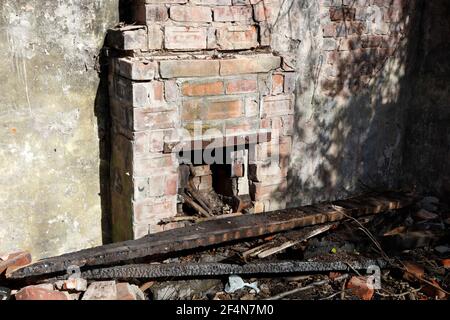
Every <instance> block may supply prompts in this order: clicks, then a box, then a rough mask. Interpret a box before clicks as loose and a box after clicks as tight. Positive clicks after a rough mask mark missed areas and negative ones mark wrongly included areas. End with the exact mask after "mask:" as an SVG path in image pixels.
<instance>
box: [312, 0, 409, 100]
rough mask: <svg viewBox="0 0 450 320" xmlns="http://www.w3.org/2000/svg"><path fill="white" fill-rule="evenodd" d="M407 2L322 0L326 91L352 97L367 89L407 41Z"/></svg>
mask: <svg viewBox="0 0 450 320" xmlns="http://www.w3.org/2000/svg"><path fill="white" fill-rule="evenodd" d="M408 5H409V3H408V1H406V0H321V9H320V10H321V27H322V37H323V39H322V46H323V47H322V50H323V51H324V53H325V59H324V69H323V73H322V77H321V88H322V91H323V92H324V93H325V94H326V95H329V96H336V95H342V96H344V97H350V96H351V95H354V94H356V93H358V92H360V90H362V89H364V88H367V87H368V86H369V83H370V81H371V80H372V79H373V78H374V77H375V76H376V75H377V73H379V72H380V70H381V69H383V67H384V65H385V63H386V61H387V60H388V59H389V58H390V57H391V56H392V55H393V54H394V53H395V51H396V49H397V48H398V46H399V44H400V42H401V40H402V39H404V38H405V35H406V34H407V33H406V26H407V24H408V19H407V17H408V15H407V13H408Z"/></svg>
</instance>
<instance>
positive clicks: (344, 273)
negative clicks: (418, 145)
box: [0, 193, 450, 301]
mask: <svg viewBox="0 0 450 320" xmlns="http://www.w3.org/2000/svg"><path fill="white" fill-rule="evenodd" d="M189 194H190V196H191V197H196V198H197V197H198V196H199V195H197V194H196V195H193V194H192V193H189ZM204 197H206V195H204ZM397 197H398V198H395V196H392V195H391V196H377V195H371V196H364V197H359V198H357V199H350V200H344V201H338V202H336V203H333V204H321V205H317V206H309V207H302V208H298V209H291V210H286V211H280V212H274V213H269V214H260V215H249V214H240V215H234V216H232V217H229V216H228V215H225V216H223V217H222V216H220V218H219V217H206V215H205V218H204V219H196V220H195V221H189V223H191V225H190V226H188V227H186V228H183V229H179V230H174V231H167V232H163V233H161V234H155V235H152V236H149V237H148V238H144V239H141V240H137V241H131V242H128V243H127V250H128V251H126V252H125V251H123V246H121V244H116V245H110V246H105V247H100V248H95V249H90V250H84V251H82V252H78V253H73V254H68V255H64V256H62V257H55V258H51V259H46V260H43V261H40V262H37V263H34V264H31V265H30V263H31V262H32V261H31V256H30V255H29V254H28V253H26V252H16V253H11V254H2V255H1V256H0V300H9V299H15V300H259V299H262V300H281V299H301V300H366V301H369V300H444V299H448V294H449V289H450V276H449V267H450V247H449V231H448V225H449V224H448V219H449V218H450V208H449V206H448V205H447V204H446V203H444V202H442V201H441V200H440V199H438V198H435V197H424V198H417V197H411V196H405V195H398V196H397ZM399 199H401V200H399ZM199 209H200V208H199ZM204 210H205V212H207V211H206V209H204ZM200 211H201V209H200ZM213 211H214V210H213ZM213 235H214V236H213ZM176 236H177V237H178V238H176ZM174 239H177V240H176V241H174ZM156 240H157V241H156ZM172 243H173V244H172ZM168 244H170V245H168ZM178 246H179V248H178ZM185 250H189V251H185ZM106 251H108V253H111V254H109V255H107V256H106V255H104V254H103V253H104V252H106ZM119 257H120V258H119ZM106 258H107V259H109V260H105V259H106ZM77 261H80V262H81V261H82V262H84V264H81V265H83V267H82V268H81V269H79V270H78V272H75V273H73V272H69V271H68V270H65V269H64V268H63V267H64V266H66V265H75V266H76V264H77V263H76V262H77ZM72 271H73V270H72ZM168 280H169V281H168Z"/></svg>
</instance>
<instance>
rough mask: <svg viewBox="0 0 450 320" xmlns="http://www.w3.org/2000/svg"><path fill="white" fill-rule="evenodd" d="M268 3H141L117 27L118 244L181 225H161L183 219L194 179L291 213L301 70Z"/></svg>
mask: <svg viewBox="0 0 450 320" xmlns="http://www.w3.org/2000/svg"><path fill="white" fill-rule="evenodd" d="M269 9H270V8H266V7H265V5H264V2H263V1H258V0H249V1H246V0H239V1H238V0H233V1H231V0H136V1H134V3H133V8H132V12H133V13H134V15H133V20H134V21H135V22H136V23H135V24H133V25H128V26H122V27H117V28H116V29H113V30H111V31H110V32H109V35H108V45H109V46H110V47H111V51H112V52H114V54H111V58H110V66H111V67H110V74H109V86H110V109H111V115H112V128H113V129H112V161H111V164H112V165H111V202H112V214H113V221H112V222H113V235H114V240H126V239H136V238H140V237H142V236H145V235H147V234H149V233H155V232H159V231H162V230H165V229H167V228H174V227H178V226H180V225H179V223H168V224H163V225H162V224H161V221H165V220H166V221H167V220H170V219H172V218H174V217H176V216H177V215H178V216H180V215H183V214H184V211H185V208H186V204H185V203H184V201H183V197H182V196H181V195H182V194H183V190H184V188H185V187H186V185H187V184H188V185H189V186H190V187H192V186H194V189H195V192H197V191H198V192H200V193H203V194H204V195H205V197H207V196H208V195H211V194H212V193H214V194H217V195H219V196H220V198H221V199H231V200H236V199H237V200H238V202H239V200H242V202H243V203H245V212H246V213H261V212H265V211H273V210H277V209H282V208H285V206H286V203H284V202H283V200H280V199H282V194H283V192H284V191H285V189H286V188H287V174H288V165H289V157H290V151H291V148H292V135H293V124H294V118H293V117H294V116H293V114H294V94H293V92H294V86H295V79H296V74H295V72H294V71H293V69H292V68H290V67H289V66H288V64H287V63H285V61H284V59H283V57H282V56H280V55H278V54H276V53H274V52H273V51H272V50H271V48H270V37H271V31H270V30H271V27H270V24H269V23H268V17H269V16H270V14H271V12H270V10H269ZM186 180H188V181H189V182H188V181H186ZM231 202H232V201H231ZM183 203H184V204H183ZM197 205H198V204H197ZM200 206H201V203H200ZM242 209H243V207H242V206H241V207H240V206H239V205H238V206H235V207H233V205H232V203H231V204H230V213H231V212H235V211H241V210H242ZM222 213H223V212H222Z"/></svg>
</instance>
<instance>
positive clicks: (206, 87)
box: [182, 81, 224, 97]
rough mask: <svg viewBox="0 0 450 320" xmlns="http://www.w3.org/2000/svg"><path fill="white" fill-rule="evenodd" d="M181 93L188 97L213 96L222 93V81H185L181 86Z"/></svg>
mask: <svg viewBox="0 0 450 320" xmlns="http://www.w3.org/2000/svg"><path fill="white" fill-rule="evenodd" d="M182 92H183V95H185V96H189V97H195V96H214V95H219V94H223V93H224V85H223V82H222V81H214V82H204V83H191V82H185V83H184V84H183V88H182Z"/></svg>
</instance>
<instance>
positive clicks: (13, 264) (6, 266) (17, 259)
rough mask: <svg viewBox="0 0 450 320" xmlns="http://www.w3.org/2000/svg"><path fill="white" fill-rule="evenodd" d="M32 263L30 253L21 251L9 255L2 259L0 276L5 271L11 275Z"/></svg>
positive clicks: (0, 261)
mask: <svg viewBox="0 0 450 320" xmlns="http://www.w3.org/2000/svg"><path fill="white" fill-rule="evenodd" d="M2 260H3V261H2ZM31 262H32V258H31V254H30V253H29V252H25V251H21V252H15V253H10V254H7V255H5V256H3V257H2V258H1V259H0V274H2V273H3V272H5V271H6V273H7V274H8V273H11V272H13V271H15V270H17V269H19V268H20V267H24V266H26V265H29V264H30V263H31Z"/></svg>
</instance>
